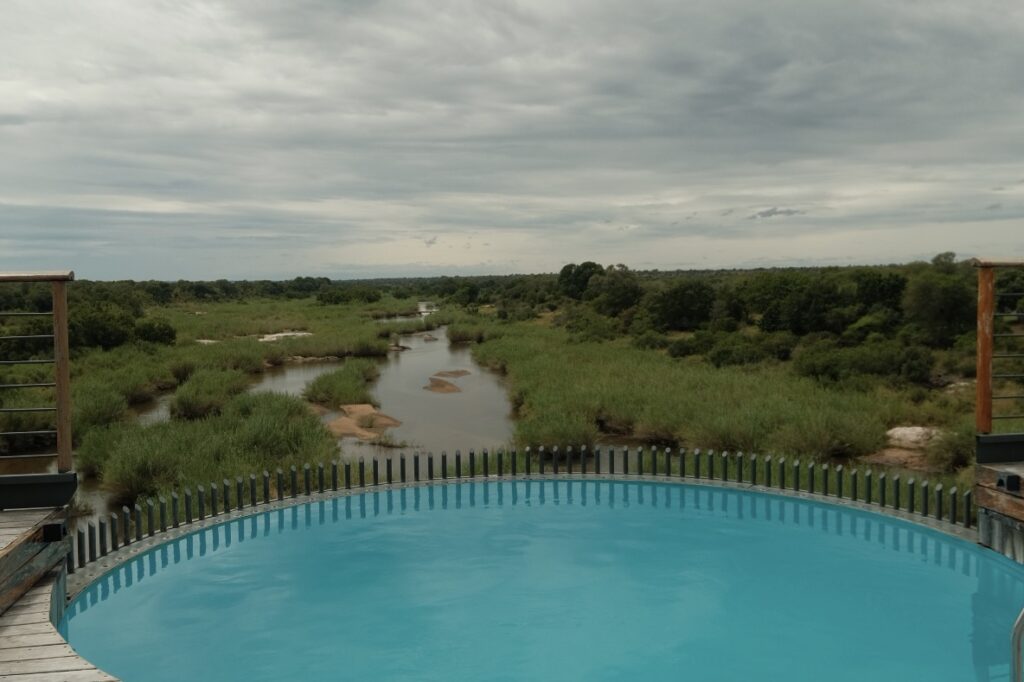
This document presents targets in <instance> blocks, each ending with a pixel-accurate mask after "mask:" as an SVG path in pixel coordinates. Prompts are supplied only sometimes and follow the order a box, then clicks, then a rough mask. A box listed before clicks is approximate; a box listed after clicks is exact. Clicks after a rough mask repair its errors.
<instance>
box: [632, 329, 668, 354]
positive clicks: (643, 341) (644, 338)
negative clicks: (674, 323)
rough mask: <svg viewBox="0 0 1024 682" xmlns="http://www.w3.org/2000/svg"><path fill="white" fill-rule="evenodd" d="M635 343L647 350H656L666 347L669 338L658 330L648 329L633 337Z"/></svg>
mask: <svg viewBox="0 0 1024 682" xmlns="http://www.w3.org/2000/svg"><path fill="white" fill-rule="evenodd" d="M633 345H634V346H636V347H637V348H643V349H645V350H655V349H658V348H665V347H666V346H667V345H668V339H666V338H665V337H664V336H663V335H661V334H659V333H657V332H653V331H646V332H644V333H643V334H640V335H639V336H637V337H635V338H634V339H633Z"/></svg>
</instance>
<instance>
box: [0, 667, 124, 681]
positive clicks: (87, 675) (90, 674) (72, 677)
mask: <svg viewBox="0 0 1024 682" xmlns="http://www.w3.org/2000/svg"><path fill="white" fill-rule="evenodd" d="M111 680H112V681H114V682H116V680H117V678H116V677H111V676H110V675H108V674H106V673H105V672H103V671H101V670H97V669H96V668H92V669H91V670H71V671H68V672H62V673H30V674H27V675H0V682H109V681H111Z"/></svg>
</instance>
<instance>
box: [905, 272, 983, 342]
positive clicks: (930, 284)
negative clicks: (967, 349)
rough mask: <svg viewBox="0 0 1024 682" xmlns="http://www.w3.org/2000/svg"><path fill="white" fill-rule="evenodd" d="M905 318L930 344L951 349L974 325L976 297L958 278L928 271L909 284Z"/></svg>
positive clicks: (906, 294)
mask: <svg viewBox="0 0 1024 682" xmlns="http://www.w3.org/2000/svg"><path fill="white" fill-rule="evenodd" d="M903 315H904V317H905V318H906V320H907V321H908V322H910V323H911V324H914V325H916V326H917V327H918V328H920V329H921V331H922V332H923V333H924V337H925V339H926V340H927V342H928V343H930V344H931V345H934V346H949V345H950V344H952V343H953V340H954V339H955V338H956V337H957V336H959V335H960V334H962V333H964V332H965V331H967V330H969V329H970V328H971V326H972V325H973V324H974V317H975V301H974V295H973V292H972V291H971V289H970V288H969V287H968V286H966V285H965V284H964V282H963V281H961V280H960V279H959V278H958V277H955V276H953V275H945V274H941V273H940V272H936V271H935V270H931V271H926V272H923V273H921V274H920V275H918V276H916V277H914V278H913V279H911V280H910V281H909V282H908V283H907V289H906V291H905V292H904V293H903Z"/></svg>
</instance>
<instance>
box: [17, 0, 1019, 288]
mask: <svg viewBox="0 0 1024 682" xmlns="http://www.w3.org/2000/svg"><path fill="white" fill-rule="evenodd" d="M945 250H952V251H957V252H958V253H960V254H961V255H963V256H969V255H980V254H984V255H994V256H1001V257H1006V256H1013V255H1016V256H1024V3H1022V2H1020V1H1019V0H970V1H969V2H964V1H963V0H955V1H949V2H946V1H944V0H924V1H920V2H917V1H909V0H907V1H894V0H877V1H871V0H860V1H857V2H850V1H849V0H837V1H833V0H803V1H799V2H798V1H788V2H787V1H777V0H630V1H629V2H625V1H620V2H606V1H603V0H565V1H558V0H523V1H512V0H507V1H496V0H465V1H447V0H438V1H435V2H424V1H423V0H392V1H381V2H378V1H375V0H348V1H344V0H333V1H332V0H276V1H271V0H238V1H236V2H198V1H191V2H190V1H186V0H165V1H155V0H150V1H144V0H138V1H133V2H124V0H90V1H89V2H81V1H80V0H73V1H64V2H57V1H54V0H15V1H14V2H11V1H10V0H8V2H6V3H4V8H3V19H2V21H0V269H3V270H23V269H35V268H48V269H49V268H64V267H71V268H74V269H75V270H76V271H77V272H78V274H79V275H80V276H83V277H89V278H97V279H110V278H121V277H130V278H136V279H140V278H157V279H177V278H179V277H183V278H209V279H215V278H220V277H227V278H264V277H266V278H279V277H292V276H296V275H300V274H311V275H326V276H331V277H338V278H344V277H368V276H375V275H405V274H409V275H417V274H439V273H456V274H468V273H506V272H539V271H553V270H556V269H557V268H558V267H560V266H561V265H562V264H563V263H565V262H568V261H580V260H587V259H589V260H596V261H599V262H602V263H625V264H627V265H629V266H631V267H636V268H663V269H666V268H691V267H718V266H757V265H783V264H808V263H824V264H847V263H878V262H896V261H906V260H910V259H914V258H921V257H930V256H931V255H932V254H934V253H936V252H938V251H945Z"/></svg>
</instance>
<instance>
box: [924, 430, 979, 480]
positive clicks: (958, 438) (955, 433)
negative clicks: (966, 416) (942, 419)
mask: <svg viewBox="0 0 1024 682" xmlns="http://www.w3.org/2000/svg"><path fill="white" fill-rule="evenodd" d="M974 443H975V439H974V424H973V423H972V422H970V421H968V420H964V421H962V422H961V423H960V424H958V425H957V426H956V427H954V428H952V429H947V430H944V431H942V432H940V433H939V435H938V436H936V437H935V438H934V439H932V441H931V443H929V444H928V451H927V454H928V462H929V463H930V464H931V465H932V466H934V467H936V468H938V469H941V470H942V471H956V470H958V469H962V468H963V467H965V466H968V465H970V464H971V463H972V462H974V456H975V452H974Z"/></svg>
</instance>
